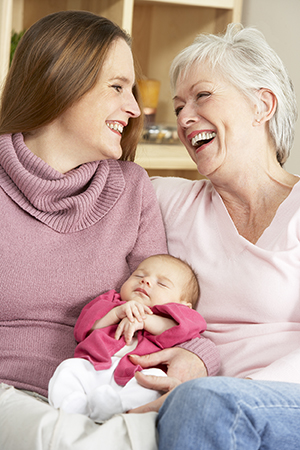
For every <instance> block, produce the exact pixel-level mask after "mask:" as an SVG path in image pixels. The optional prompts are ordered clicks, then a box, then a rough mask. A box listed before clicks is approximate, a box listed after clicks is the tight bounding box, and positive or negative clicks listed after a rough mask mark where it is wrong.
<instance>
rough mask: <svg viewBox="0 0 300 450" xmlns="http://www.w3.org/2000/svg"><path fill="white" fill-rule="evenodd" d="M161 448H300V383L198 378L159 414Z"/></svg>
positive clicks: (171, 397)
mask: <svg viewBox="0 0 300 450" xmlns="http://www.w3.org/2000/svg"><path fill="white" fill-rule="evenodd" d="M158 432H159V449H160V450H258V449H261V450H299V449H300V384H292V383H277V382H270V381H252V380H242V379H237V378H226V377H211V378H198V379H196V380H192V381H188V382H186V383H183V384H181V385H180V386H178V387H177V388H176V389H175V390H174V391H173V392H171V394H170V395H169V396H168V398H167V399H166V401H165V403H164V405H163V406H162V408H161V409H160V412H159V416H158Z"/></svg>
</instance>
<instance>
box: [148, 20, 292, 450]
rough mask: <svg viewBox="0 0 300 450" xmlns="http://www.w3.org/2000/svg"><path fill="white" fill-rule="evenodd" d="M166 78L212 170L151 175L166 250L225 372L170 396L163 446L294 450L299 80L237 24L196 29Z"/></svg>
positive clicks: (188, 139) (189, 136) (184, 136)
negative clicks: (292, 169) (178, 262)
mask: <svg viewBox="0 0 300 450" xmlns="http://www.w3.org/2000/svg"><path fill="white" fill-rule="evenodd" d="M171 79H172V86H173V90H174V108H175V113H176V115H177V124H178V133H179V136H180V139H181V140H182V142H183V143H184V145H185V146H186V148H187V150H188V152H189V154H190V156H191V158H192V159H193V160H194V161H195V163H196V164H197V167H198V171H199V172H200V173H201V174H203V175H205V176H206V177H207V178H208V179H207V180H201V181H188V180H184V179H176V178H173V179H172V178H170V179H156V180H154V186H155V188H156V192H157V196H158V199H159V202H160V206H161V210H162V214H163V218H164V222H165V226H166V232H167V239H168V245H169V251H170V253H171V254H173V255H176V256H179V257H181V258H183V259H186V260H187V261H188V262H189V263H190V264H192V265H193V267H194V268H195V270H196V271H197V273H198V274H199V281H200V285H201V298H200V303H199V307H198V310H199V312H200V313H201V314H203V316H204V317H205V319H206V320H207V322H208V328H207V332H206V336H207V337H210V338H211V339H212V341H213V342H214V343H215V344H217V347H218V349H219V350H220V355H221V370H220V373H219V375H221V376H220V377H212V378H206V379H198V380H194V381H189V382H187V383H184V384H181V385H180V386H179V387H178V388H177V389H175V390H174V391H173V392H172V393H171V394H170V395H169V396H168V398H167V400H166V401H165V403H164V405H163V407H162V408H161V410H160V414H159V423H158V429H159V433H160V448H161V449H166V448H168V450H174V449H178V450H179V449H180V450H181V449H182V448H185V449H191V450H196V449H197V450H199V449H205V450H209V449H214V450H217V449H220V450H227V449H247V450H250V449H253V450H254V449H270V450H271V449H272V450H274V449H280V450H283V449H286V450H296V449H298V448H299V439H300V432H299V423H300V297H299V295H300V276H299V274H300V183H299V177H298V176H296V175H294V174H290V173H288V172H287V171H286V170H285V169H284V167H283V164H284V162H285V161H286V159H287V157H288V155H289V151H290V148H291V146H292V142H293V134H294V124H295V120H296V116H297V109H296V100H295V94H294V91H293V87H292V83H291V81H290V79H289V77H288V75H287V73H286V70H285V68H284V67H283V64H282V62H281V61H280V59H279V58H278V56H277V55H276V54H275V52H274V51H273V50H272V49H271V48H270V47H269V46H268V44H267V43H266V41H265V39H264V38H263V36H262V35H261V34H260V33H259V32H258V31H257V30H255V29H251V28H245V29H243V27H242V26H239V25H230V26H229V27H228V29H227V32H226V34H225V35H224V36H215V35H200V36H199V37H198V38H197V39H196V40H195V42H194V43H193V44H192V45H191V46H190V47H188V48H186V49H185V50H183V51H182V52H181V54H179V55H178V56H177V57H176V58H175V60H174V62H173V65H172V67H171ZM140 362H142V360H140ZM147 364H151V360H150V358H148V361H147ZM144 365H146V364H145V363H144ZM154 381H155V380H154ZM154 381H153V380H145V379H142V378H141V377H140V382H143V383H144V384H145V385H146V384H147V385H148V386H149V385H150V384H151V383H153V385H154V384H156V387H157V381H156V383H154ZM164 383H165V385H164V386H161V388H165V389H167V388H170V387H172V386H174V385H175V384H176V381H175V380H173V381H172V380H169V381H168V383H169V384H168V385H167V384H166V383H167V380H166V381H165V380H164Z"/></svg>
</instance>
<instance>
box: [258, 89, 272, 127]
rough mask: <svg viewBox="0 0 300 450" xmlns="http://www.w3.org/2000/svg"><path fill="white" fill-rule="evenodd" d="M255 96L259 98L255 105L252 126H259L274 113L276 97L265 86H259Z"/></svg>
mask: <svg viewBox="0 0 300 450" xmlns="http://www.w3.org/2000/svg"><path fill="white" fill-rule="evenodd" d="M256 96H257V97H258V99H259V102H258V104H257V105H255V109H256V111H255V122H254V126H259V125H261V124H263V123H266V122H268V121H269V120H270V119H271V118H272V117H273V115H274V114H275V111H276V108H277V98H276V96H275V94H274V93H273V92H272V91H270V90H269V89H266V88H261V89H260V90H259V91H258V92H257V93H256Z"/></svg>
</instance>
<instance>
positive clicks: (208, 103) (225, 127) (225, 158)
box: [174, 63, 255, 176]
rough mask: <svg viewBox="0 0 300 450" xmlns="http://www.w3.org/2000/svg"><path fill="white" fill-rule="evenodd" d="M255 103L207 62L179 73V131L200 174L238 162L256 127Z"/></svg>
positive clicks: (176, 100) (176, 96) (206, 173)
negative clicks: (254, 122) (254, 124)
mask: <svg viewBox="0 0 300 450" xmlns="http://www.w3.org/2000/svg"><path fill="white" fill-rule="evenodd" d="M254 106H255V105H254V103H252V102H251V101H250V100H249V99H247V98H246V97H245V96H244V95H243V94H242V93H241V92H240V91H239V90H238V89H236V88H235V87H234V86H233V85H232V84H231V83H230V82H229V81H227V80H226V78H224V77H222V76H221V75H220V73H219V72H218V70H216V69H215V70H211V69H210V67H209V65H208V64H203V63H202V64H201V65H200V64H198V65H197V64H194V65H193V66H192V68H191V69H190V70H189V71H188V72H187V74H186V75H185V76H179V78H178V80H177V83H176V90H175V96H174V109H175V113H176V115H177V128H178V135H179V138H180V140H181V141H182V143H183V144H184V145H185V147H186V148H187V150H188V152H189V154H190V156H191V158H192V159H193V161H195V163H196V164H197V167H198V170H199V172H200V173H201V174H203V175H206V176H209V175H211V174H213V173H214V172H215V171H216V170H217V169H219V168H220V167H221V166H223V165H224V164H225V163H228V162H230V164H233V163H234V161H236V162H237V163H238V159H239V158H240V157H242V152H241V149H243V148H245V147H246V146H247V145H246V144H248V142H249V139H250V137H251V132H252V131H253V121H254V111H255V107H254ZM245 157H246V153H245Z"/></svg>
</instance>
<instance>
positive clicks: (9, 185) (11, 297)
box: [0, 134, 216, 395]
mask: <svg viewBox="0 0 300 450" xmlns="http://www.w3.org/2000/svg"><path fill="white" fill-rule="evenodd" d="M0 186H1V189H0V205H1V215H0V248H1V250H0V251H1V258H0V298H1V308H0V342H1V350H0V381H2V382H6V383H8V384H12V385H14V386H16V387H18V388H23V389H28V390H32V391H36V392H38V393H41V394H43V395H47V387H48V381H49V379H50V377H51V376H52V374H53V372H54V370H55V368H56V367H57V365H58V364H59V363H60V362H61V361H62V360H63V359H65V358H70V357H72V356H73V354H74V349H75V346H76V342H75V339H74V335H73V328H74V325H75V322H76V320H77V318H78V316H79V313H80V311H81V309H82V308H83V306H84V305H85V304H86V303H88V302H89V301H91V300H92V299H93V298H95V297H97V296H98V295H99V294H100V293H103V292H104V291H107V290H109V289H117V290H118V289H119V288H120V286H121V284H122V283H123V282H124V280H125V279H126V278H127V277H128V276H129V274H130V273H131V271H132V270H133V269H135V267H136V266H137V265H138V264H139V263H140V262H141V261H142V260H143V259H144V258H146V257H147V256H149V255H152V254H156V253H165V252H166V250H167V249H166V243H165V234H164V229H163V224H162V220H161V216H160V212H159V208H158V205H157V202H156V197H155V193H154V190H153V188H152V185H151V183H150V181H149V178H148V176H147V174H146V172H145V171H144V170H143V169H142V168H141V167H139V166H138V165H136V164H134V163H130V162H120V161H115V160H105V161H96V162H92V163H88V164H84V165H82V166H80V167H78V168H77V169H74V170H72V171H70V172H68V173H66V174H61V173H59V172H57V171H56V170H54V169H53V168H51V167H50V166H48V165H47V164H46V163H45V162H44V161H42V160H41V159H40V158H38V157H36V156H35V155H34V154H33V153H32V152H31V151H30V150H29V149H28V148H27V147H26V146H25V144H24V141H23V136H22V134H16V135H13V136H11V135H3V136H0ZM197 341H200V342H201V345H202V346H203V351H202V353H203V354H204V358H205V353H207V354H208V355H209V358H208V359H209V360H210V359H212V360H213V361H214V359H216V350H215V347H214V346H213V344H212V343H210V341H207V340H205V339H203V340H199V339H198V340H196V343H195V342H193V341H192V342H190V343H188V344H187V346H192V347H193V346H196V347H197ZM201 345H200V350H199V352H200V353H201ZM198 347H199V346H198ZM208 349H209V351H208ZM210 349H212V352H211V351H210ZM199 352H198V353H199ZM214 352H215V353H214ZM207 364H208V365H209V364H210V363H209V361H208V363H207Z"/></svg>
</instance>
